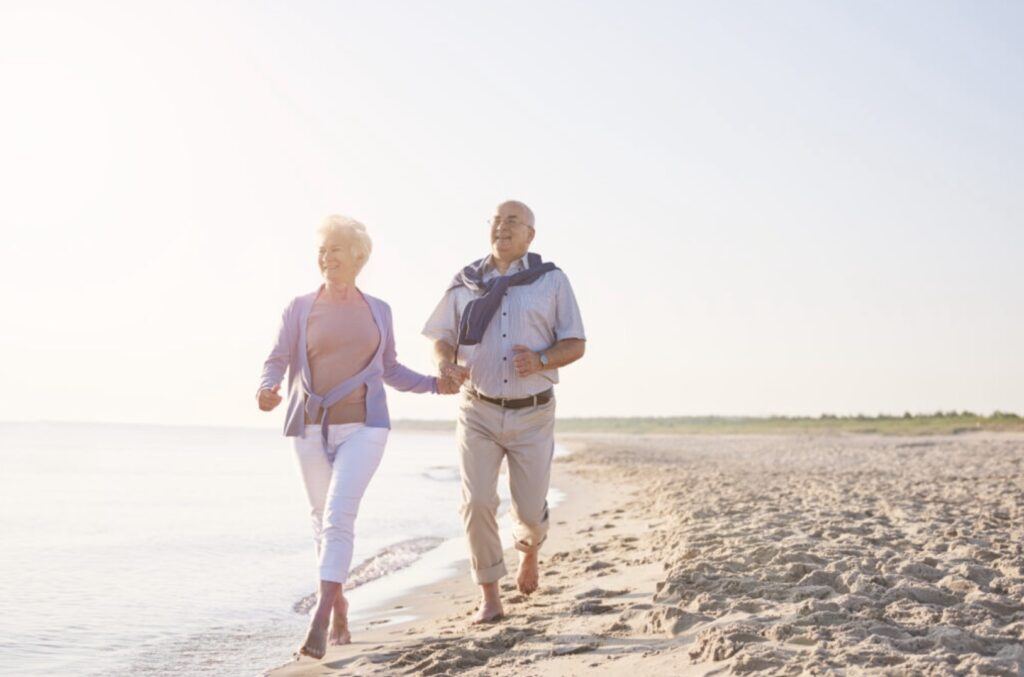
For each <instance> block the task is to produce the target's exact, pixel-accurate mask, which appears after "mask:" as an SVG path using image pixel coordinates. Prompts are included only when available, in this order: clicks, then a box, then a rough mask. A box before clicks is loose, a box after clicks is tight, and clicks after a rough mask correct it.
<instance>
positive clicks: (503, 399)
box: [498, 397, 508, 409]
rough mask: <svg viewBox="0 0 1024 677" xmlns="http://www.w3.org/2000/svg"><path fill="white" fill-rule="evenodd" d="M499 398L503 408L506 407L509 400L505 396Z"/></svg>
mask: <svg viewBox="0 0 1024 677" xmlns="http://www.w3.org/2000/svg"><path fill="white" fill-rule="evenodd" d="M498 399H499V400H500V401H501V408H502V409H504V408H505V402H507V401H508V400H507V399H505V398H504V397H499V398H498Z"/></svg>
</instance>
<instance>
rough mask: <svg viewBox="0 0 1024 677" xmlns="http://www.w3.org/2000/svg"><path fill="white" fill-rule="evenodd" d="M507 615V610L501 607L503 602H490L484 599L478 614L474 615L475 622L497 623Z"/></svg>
mask: <svg viewBox="0 0 1024 677" xmlns="http://www.w3.org/2000/svg"><path fill="white" fill-rule="evenodd" d="M504 617H505V610H504V609H503V608H501V602H500V601H499V602H497V603H494V604H491V603H488V602H487V600H484V601H483V602H481V603H480V608H479V609H478V610H477V612H476V615H475V616H473V624H474V625H477V624H479V623H495V622H497V621H500V620H501V619H502V618H504Z"/></svg>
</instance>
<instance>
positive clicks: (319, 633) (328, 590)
mask: <svg viewBox="0 0 1024 677" xmlns="http://www.w3.org/2000/svg"><path fill="white" fill-rule="evenodd" d="M340 596H341V584H340V583H334V582H332V581H320V594H319V595H318V596H317V600H316V608H315V609H314V610H313V619H312V620H311V621H310V622H309V631H307V632H306V639H305V640H304V641H303V642H302V646H300V647H299V655H300V656H309V657H310V658H315V659H317V660H320V659H321V658H323V657H324V654H326V653H327V627H328V622H329V621H330V620H331V612H332V611H333V610H334V604H335V602H336V601H337V599H338V597H340Z"/></svg>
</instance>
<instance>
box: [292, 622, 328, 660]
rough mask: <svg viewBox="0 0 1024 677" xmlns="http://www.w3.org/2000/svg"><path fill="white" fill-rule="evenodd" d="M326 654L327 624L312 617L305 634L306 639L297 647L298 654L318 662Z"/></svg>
mask: <svg viewBox="0 0 1024 677" xmlns="http://www.w3.org/2000/svg"><path fill="white" fill-rule="evenodd" d="M325 653H327V622H326V621H320V622H318V621H317V619H316V618H315V617H314V618H313V620H312V622H310V624H309V631H308V632H306V639H305V641H303V642H302V646H300V647H299V654H301V655H303V656H309V657H310V658H315V659H317V660H320V659H321V658H323V657H324V654H325Z"/></svg>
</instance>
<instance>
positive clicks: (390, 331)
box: [383, 305, 438, 393]
mask: <svg viewBox="0 0 1024 677" xmlns="http://www.w3.org/2000/svg"><path fill="white" fill-rule="evenodd" d="M385 319H386V322H387V329H386V332H385V334H386V336H385V339H384V354H383V360H384V375H383V378H384V383H386V384H388V385H389V386H391V387H392V388H394V389H395V390H401V391H403V392H413V393H436V392H438V390H437V377H435V376H427V375H425V374H421V373H419V372H418V371H413V370H412V369H410V368H409V367H407V366H405V365H404V364H402V363H401V362H399V361H398V355H397V353H396V352H395V332H394V326H393V324H392V322H391V308H390V307H389V306H387V305H385Z"/></svg>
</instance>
